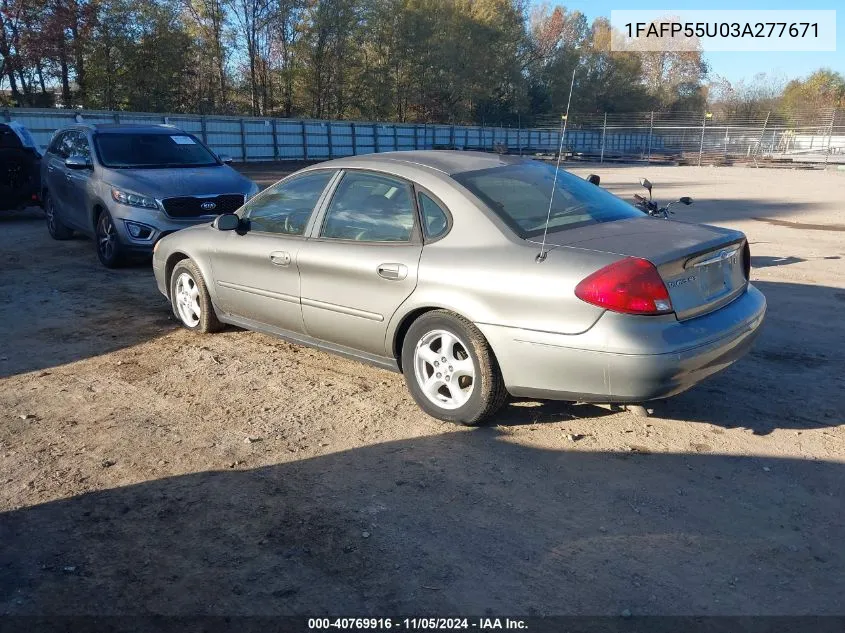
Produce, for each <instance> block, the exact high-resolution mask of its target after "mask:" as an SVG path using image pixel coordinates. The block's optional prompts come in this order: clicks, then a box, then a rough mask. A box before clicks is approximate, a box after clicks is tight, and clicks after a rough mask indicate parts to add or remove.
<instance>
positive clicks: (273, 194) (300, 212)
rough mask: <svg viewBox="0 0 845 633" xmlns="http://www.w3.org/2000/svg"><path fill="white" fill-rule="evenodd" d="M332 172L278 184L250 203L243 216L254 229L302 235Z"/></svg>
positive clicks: (305, 176)
mask: <svg viewBox="0 0 845 633" xmlns="http://www.w3.org/2000/svg"><path fill="white" fill-rule="evenodd" d="M333 174H334V172H332V171H319V172H313V173H307V174H303V175H302V176H299V177H297V178H294V179H292V180H287V181H285V182H282V183H277V184H275V185H273V186H272V187H269V188H268V189H267V190H266V191H263V192H262V193H260V194H259V195H258V196H256V197H255V198H253V199H252V200H250V201H249V202H247V203H246V205H244V210H243V213H242V217H244V218H248V219H249V227H250V230H252V231H263V232H266V233H283V234H285V235H302V234H303V233H304V232H305V227H306V226H307V225H308V219H309V218H310V217H311V213H313V211H314V207H315V206H317V201H318V200H319V199H320V194H322V193H323V189H325V188H326V185H327V184H329V180H331V177H332V175H333Z"/></svg>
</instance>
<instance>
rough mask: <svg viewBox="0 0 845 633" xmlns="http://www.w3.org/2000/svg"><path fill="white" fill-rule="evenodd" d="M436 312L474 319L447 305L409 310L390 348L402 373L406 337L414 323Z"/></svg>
mask: <svg viewBox="0 0 845 633" xmlns="http://www.w3.org/2000/svg"><path fill="white" fill-rule="evenodd" d="M435 310H445V311H446V312H451V313H452V314H455V315H457V316H459V317H461V318H463V319H466V320H467V321H470V322H472V319H470V318H469V317H468V316H467V315H466V314H462V313H461V312H460V311H459V310H455V309H454V308H451V307H449V306H446V305H438V304H429V305H424V306H418V307H414V308H413V309H411V310H409V311H408V312H407V313H405V314H404V315H402V317H401V318H400V319H399V322H398V324H397V325H396V329H395V330H394V332H393V342H392V345H391V348H390V352H391V355H392V356H393V358H395V359H396V364H397V365H398V366H399V371H400V372H401V371H402V346H403V345H404V344H405V336H406V335H407V334H408V330H409V329H410V328H411V325H413V323H414V321H416V320H417V319H419V318H420V317H421V316H422V315H424V314H426V313H428V312H434V311H435ZM488 344H489V343H488ZM491 349H492V347H491Z"/></svg>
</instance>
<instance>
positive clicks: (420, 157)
mask: <svg viewBox="0 0 845 633" xmlns="http://www.w3.org/2000/svg"><path fill="white" fill-rule="evenodd" d="M529 160H530V159H527V158H521V157H519V156H503V155H500V154H491V153H487V152H464V151H456V150H416V151H409V152H381V153H378V154H364V155H362V156H349V157H347V158H338V159H335V160H330V161H327V162H325V163H320V165H319V166H320V167H326V166H329V165H331V166H333V167H339V168H343V167H350V168H354V167H360V168H381V169H385V168H388V169H389V167H390V165H391V163H405V164H410V165H418V166H421V167H427V168H430V169H434V170H436V171H439V172H442V173H444V174H447V175H449V176H451V175H454V174H459V173H461V172H465V171H478V170H480V169H491V168H493V167H504V166H506V165H513V164H515V163H521V162H526V161H529Z"/></svg>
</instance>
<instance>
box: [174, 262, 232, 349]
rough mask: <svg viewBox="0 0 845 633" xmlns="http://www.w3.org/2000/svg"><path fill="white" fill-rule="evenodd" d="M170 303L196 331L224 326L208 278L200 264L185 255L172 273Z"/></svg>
mask: <svg viewBox="0 0 845 633" xmlns="http://www.w3.org/2000/svg"><path fill="white" fill-rule="evenodd" d="M170 303H171V304H172V306H173V314H175V315H176V318H177V319H179V322H180V323H181V324H182V325H183V326H184V327H185V328H187V329H189V330H191V331H193V332H200V333H202V334H208V333H211V332H218V331H219V330H221V329H223V325H222V324H221V323H220V320H219V319H218V318H217V314H215V312H214V306H213V305H212V303H211V297H210V296H209V294H208V288H207V287H206V285H205V280H204V279H203V278H202V273H200V270H199V268H198V267H197V265H196V264H195V263H194V262H192V261H191V260H190V259H183V260H182V261H180V262H179V263H178V264H176V266H174V268H173V273H172V274H171V275H170Z"/></svg>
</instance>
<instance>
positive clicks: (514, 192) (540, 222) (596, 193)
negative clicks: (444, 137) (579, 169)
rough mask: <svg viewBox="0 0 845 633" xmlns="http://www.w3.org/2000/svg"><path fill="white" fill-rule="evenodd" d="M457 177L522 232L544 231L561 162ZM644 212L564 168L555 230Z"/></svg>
mask: <svg viewBox="0 0 845 633" xmlns="http://www.w3.org/2000/svg"><path fill="white" fill-rule="evenodd" d="M454 178H455V180H457V181H458V182H459V183H461V184H462V185H463V186H464V187H466V188H467V189H469V190H470V191H471V192H472V193H474V194H475V195H476V196H478V197H479V198H480V199H481V200H482V201H483V202H485V203H486V204H487V206H489V207H490V208H491V209H492V210H493V211H494V212H495V213H496V214H497V215H498V216H499V217H500V218H502V220H504V222H505V223H506V224H507V225H508V226H509V227H510V228H511V229H512V230H513V231H514V232H515V233H516V234H517V235H519V236H520V237H522V238H528V237H535V236H537V235H541V234H542V233H543V228H544V227H545V225H546V216H547V215H548V214H549V200H550V199H551V194H552V183H553V182H554V179H555V168H554V166H553V165H549V164H548V163H541V162H539V161H530V162H524V163H517V164H515V165H508V166H506V167H494V168H492V169H482V170H479V171H469V172H465V173H462V174H456V175H455V176H454ZM641 215H642V213H640V212H639V211H637V209H635V208H634V207H633V206H631V205H629V204H628V203H627V202H624V201H622V200H620V199H619V198H617V197H616V196H614V195H611V194H609V193H607V192H606V191H604V190H603V189H601V188H600V187H597V186H596V185H594V184H591V183H589V182H587V181H586V180H583V179H581V178H578V177H577V176H573V175H572V174H569V173H567V172H565V171H563V170H561V171H559V172H558V176H557V186H556V187H555V195H554V201H553V202H552V210H551V215H550V218H549V230H550V231H552V230H555V229H561V228H574V227H576V226H584V225H586V224H595V223H598V222H613V221H614V220H623V219H625V218H636V217H639V216H641Z"/></svg>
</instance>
